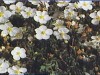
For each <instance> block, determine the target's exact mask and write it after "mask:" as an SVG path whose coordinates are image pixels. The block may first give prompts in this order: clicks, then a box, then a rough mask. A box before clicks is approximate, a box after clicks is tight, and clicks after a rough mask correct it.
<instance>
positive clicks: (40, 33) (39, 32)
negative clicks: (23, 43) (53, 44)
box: [35, 25, 53, 40]
mask: <svg viewBox="0 0 100 75" xmlns="http://www.w3.org/2000/svg"><path fill="white" fill-rule="evenodd" d="M35 32H36V35H35V37H36V38H37V39H39V40H41V39H45V40H47V39H49V38H50V35H52V33H53V31H52V29H48V28H47V27H46V26H44V25H42V26H40V27H39V28H37V29H35Z"/></svg>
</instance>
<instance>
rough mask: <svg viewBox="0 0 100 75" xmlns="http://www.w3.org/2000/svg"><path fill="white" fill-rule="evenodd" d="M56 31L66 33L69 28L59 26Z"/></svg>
mask: <svg viewBox="0 0 100 75" xmlns="http://www.w3.org/2000/svg"><path fill="white" fill-rule="evenodd" d="M58 31H59V32H60V33H62V32H63V33H68V32H69V30H68V29H67V28H59V29H58Z"/></svg>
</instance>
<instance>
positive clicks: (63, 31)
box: [53, 28, 70, 40]
mask: <svg viewBox="0 0 100 75" xmlns="http://www.w3.org/2000/svg"><path fill="white" fill-rule="evenodd" d="M68 32H69V30H68V29H67V28H59V29H58V31H54V33H53V34H54V35H55V36H56V38H57V39H64V40H69V39H70V36H69V35H68V34H67V33H68Z"/></svg>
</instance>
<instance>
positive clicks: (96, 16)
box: [90, 11, 100, 25]
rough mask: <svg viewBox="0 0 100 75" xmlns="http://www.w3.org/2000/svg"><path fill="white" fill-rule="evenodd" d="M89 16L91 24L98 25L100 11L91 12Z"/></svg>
mask: <svg viewBox="0 0 100 75" xmlns="http://www.w3.org/2000/svg"><path fill="white" fill-rule="evenodd" d="M90 17H91V18H93V19H92V21H91V23H92V24H94V25H98V24H99V23H100V11H98V12H96V11H95V12H93V13H91V14H90Z"/></svg>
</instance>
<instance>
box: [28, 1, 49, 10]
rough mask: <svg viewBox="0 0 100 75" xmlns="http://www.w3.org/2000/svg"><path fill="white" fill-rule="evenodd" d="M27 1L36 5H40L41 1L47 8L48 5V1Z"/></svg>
mask: <svg viewBox="0 0 100 75" xmlns="http://www.w3.org/2000/svg"><path fill="white" fill-rule="evenodd" d="M28 1H29V2H31V3H32V4H33V5H38V7H39V6H40V4H41V3H42V4H43V5H44V6H45V7H46V8H47V9H48V7H49V4H48V1H39V0H38V1H37V0H28Z"/></svg>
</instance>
